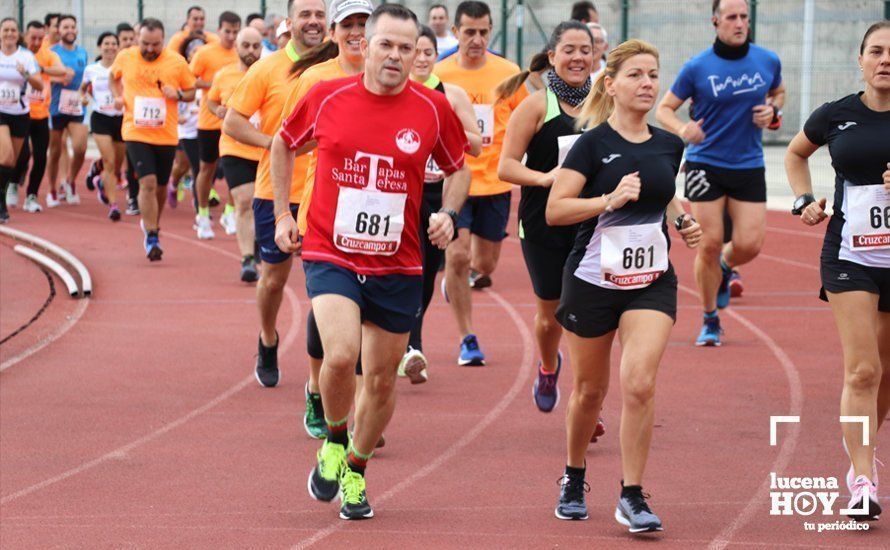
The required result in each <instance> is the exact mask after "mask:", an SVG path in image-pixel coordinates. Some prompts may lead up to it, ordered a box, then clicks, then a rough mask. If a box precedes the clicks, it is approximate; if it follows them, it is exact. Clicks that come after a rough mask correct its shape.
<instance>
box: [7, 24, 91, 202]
mask: <svg viewBox="0 0 890 550" xmlns="http://www.w3.org/2000/svg"><path fill="white" fill-rule="evenodd" d="M56 26H57V27H58V21H56ZM45 36H46V26H45V25H44V24H43V23H41V22H39V21H31V22H30V23H28V28H27V29H26V31H25V35H24V40H25V45H26V46H27V48H28V49H29V50H31V53H33V54H34V57H35V58H36V59H37V64H38V65H40V73H41V76H42V77H43V90H35V89H34V88H32V87H31V86H28V88H27V92H26V95H27V97H28V100H29V101H30V104H31V127H30V129H29V130H28V138H29V139H28V140H25V143H24V144H23V145H22V152H21V153H19V159H18V163H17V164H16V167H15V173H14V174H13V175H12V179H11V181H10V184H9V190H8V191H7V193H8V194H7V197H6V200H7V204H9V206H15V205H16V204H17V203H18V187H19V185H21V184H23V183H24V182H25V175H26V174H28V161H29V160H31V158H33V159H34V163H33V165H32V166H31V172H30V174H28V189H27V191H26V192H25V203H24V204H23V205H22V210H24V211H25V212H31V213H34V212H41V211H42V210H43V207H42V206H40V202H39V201H38V199H37V196H38V192H39V191H40V182H41V181H43V176H44V174H46V152H47V149H49V99H50V93H49V92H50V78H51V77H52V78H60V79H61V78H64V77H65V76H66V75H70V76H73V75H74V71H73V70H71V69H68V68H67V67H65V65H63V64H62V60H61V58H59V55H58V54H56V53H55V52H53V51H52V50H51V49H49V48H48V47H45V46H44V45H43V41H44V38H45ZM70 76H69V77H70ZM13 197H15V198H14V199H13Z"/></svg>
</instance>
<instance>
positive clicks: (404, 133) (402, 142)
mask: <svg viewBox="0 0 890 550" xmlns="http://www.w3.org/2000/svg"><path fill="white" fill-rule="evenodd" d="M396 146H397V147H398V148H399V150H400V151H402V152H403V153H407V154H409V155H413V154H414V153H416V152H417V150H418V149H420V135H419V134H418V133H417V132H415V131H414V130H412V129H411V128H403V129H401V130H399V133H398V134H396Z"/></svg>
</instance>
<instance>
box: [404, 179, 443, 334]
mask: <svg viewBox="0 0 890 550" xmlns="http://www.w3.org/2000/svg"><path fill="white" fill-rule="evenodd" d="M441 208H442V183H441V182H440V183H428V184H426V187H425V188H424V193H423V201H422V202H421V204H420V242H421V243H422V244H421V245H422V246H423V307H422V308H421V309H420V315H418V316H417V320H416V321H415V322H414V327H412V328H411V336H409V338H408V345H409V346H411V347H412V348H414V349H416V350H419V351H422V350H423V334H422V333H423V317H424V315H426V310H427V308H428V307H429V306H430V302H432V301H433V294H434V293H435V292H436V275H438V273H439V264H441V263H442V258H443V257H444V256H445V251H444V250H441V249H439V247H438V246H436V245H434V244H433V243H431V242H430V238H429V236H427V230H428V229H429V227H430V214H432V213H434V212H438V211H439V209H441Z"/></svg>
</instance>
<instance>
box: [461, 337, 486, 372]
mask: <svg viewBox="0 0 890 550" xmlns="http://www.w3.org/2000/svg"><path fill="white" fill-rule="evenodd" d="M457 364H458V365H460V366H462V367H481V366H484V365H485V354H484V353H482V350H481V349H480V348H479V341H478V340H476V335H475V334H467V335H466V336H465V337H464V339H463V340H462V341H461V343H460V357H458V359H457Z"/></svg>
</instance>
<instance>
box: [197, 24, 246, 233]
mask: <svg viewBox="0 0 890 550" xmlns="http://www.w3.org/2000/svg"><path fill="white" fill-rule="evenodd" d="M240 30H241V17H239V16H238V14H236V13H233V12H230V11H224V12H222V13H221V14H220V15H219V37H220V39H219V41H218V42H212V43H207V44H205V45H204V46H201V47H200V48H198V51H197V52H195V55H194V57H192V61H191V63H190V64H189V68H190V69H191V71H192V74H194V75H195V78H196V79H197V87H198V91H199V92H200V94H201V95H203V94H205V93H206V91H207V90H209V89H210V86H211V84H213V77H214V75H216V72H217V71H218V70H220V69H221V68H223V67H225V66H226V65H231V64H232V63H237V62H238V52H237V51H236V50H235V36H236V35H237V34H238V31H240ZM199 99H200V96H199ZM200 103H201V105H200V107H199V111H198V155H199V157H200V164H199V169H198V179H197V181H196V182H195V194H196V197H197V199H198V214H197V216H195V230H196V231H197V233H198V238H199V239H212V238H213V237H214V234H213V229H212V227H211V224H210V188H211V187H213V180H214V178H215V174H216V161H217V160H219V139H220V137H221V133H222V132H221V128H222V119H221V118H219V117H218V116H216V115H215V114H214V113H211V112H210V110H209V109H207V102H206V101H200ZM232 215H233V214H232V213H231V212H229V211H228V207H227V211H226V214H224V215H223V218H221V219H220V223H222V224H223V226H224V227H225V226H226V224H227V223H228V221H227V219H226V218H228V217H231V216H232ZM231 222H232V225H234V220H231Z"/></svg>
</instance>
